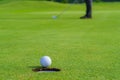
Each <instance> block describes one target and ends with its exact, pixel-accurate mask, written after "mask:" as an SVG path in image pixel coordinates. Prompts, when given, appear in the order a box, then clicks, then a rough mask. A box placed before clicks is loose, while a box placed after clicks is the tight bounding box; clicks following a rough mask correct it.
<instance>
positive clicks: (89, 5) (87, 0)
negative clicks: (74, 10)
mask: <svg viewBox="0 0 120 80" xmlns="http://www.w3.org/2000/svg"><path fill="white" fill-rule="evenodd" d="M85 3H86V15H85V16H88V17H92V0H85Z"/></svg>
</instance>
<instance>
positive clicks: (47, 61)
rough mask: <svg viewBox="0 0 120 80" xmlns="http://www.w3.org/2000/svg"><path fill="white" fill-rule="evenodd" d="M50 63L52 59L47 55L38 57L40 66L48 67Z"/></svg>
mask: <svg viewBox="0 0 120 80" xmlns="http://www.w3.org/2000/svg"><path fill="white" fill-rule="evenodd" d="M51 63H52V60H51V58H50V57H49V56H43V57H42V58H41V59H40V64H41V65H42V67H48V66H50V65H51Z"/></svg>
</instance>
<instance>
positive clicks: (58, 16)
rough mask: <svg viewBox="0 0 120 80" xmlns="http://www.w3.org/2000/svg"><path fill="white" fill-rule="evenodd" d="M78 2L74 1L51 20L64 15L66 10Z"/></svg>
mask: <svg viewBox="0 0 120 80" xmlns="http://www.w3.org/2000/svg"><path fill="white" fill-rule="evenodd" d="M77 2H78V0H74V1H73V2H72V3H71V4H70V5H69V6H68V7H66V8H65V9H64V10H63V11H61V12H60V13H59V14H58V15H56V16H52V18H53V19H56V18H58V17H60V16H61V15H62V14H63V13H65V12H66V11H67V10H68V9H70V7H71V6H72V5H73V4H74V3H77Z"/></svg>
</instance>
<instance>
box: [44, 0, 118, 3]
mask: <svg viewBox="0 0 120 80" xmlns="http://www.w3.org/2000/svg"><path fill="white" fill-rule="evenodd" d="M46 1H54V2H62V3H72V2H74V1H76V2H77V3H82V2H84V0H46ZM93 1H94V2H115V1H120V0H93Z"/></svg>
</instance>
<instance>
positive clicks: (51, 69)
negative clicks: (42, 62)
mask: <svg viewBox="0 0 120 80" xmlns="http://www.w3.org/2000/svg"><path fill="white" fill-rule="evenodd" d="M32 71H34V72H59V71H61V70H60V69H58V68H44V67H39V68H34V69H32Z"/></svg>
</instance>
